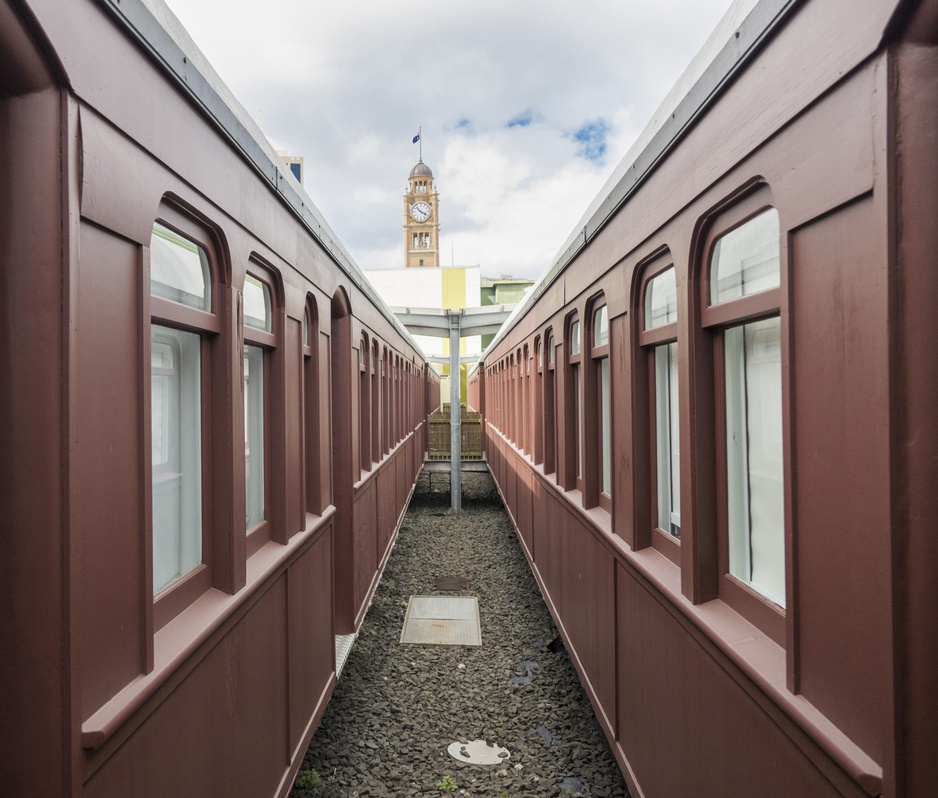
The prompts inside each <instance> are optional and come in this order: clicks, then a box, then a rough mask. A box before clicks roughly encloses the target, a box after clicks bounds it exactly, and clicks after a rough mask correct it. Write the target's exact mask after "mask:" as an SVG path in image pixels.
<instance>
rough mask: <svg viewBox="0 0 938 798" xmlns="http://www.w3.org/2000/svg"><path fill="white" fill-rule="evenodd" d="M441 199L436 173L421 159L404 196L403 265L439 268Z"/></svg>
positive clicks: (411, 172)
mask: <svg viewBox="0 0 938 798" xmlns="http://www.w3.org/2000/svg"><path fill="white" fill-rule="evenodd" d="M439 202H440V199H439V195H438V194H437V193H436V186H435V185H434V184H433V172H431V171H430V167H429V166H427V165H426V164H425V163H424V162H423V159H422V158H421V159H420V161H419V162H418V163H417V165H416V166H415V167H414V168H413V169H411V170H410V178H408V181H407V192H406V193H405V194H404V265H405V266H406V267H407V268H411V267H420V266H436V267H439V265H440V216H439Z"/></svg>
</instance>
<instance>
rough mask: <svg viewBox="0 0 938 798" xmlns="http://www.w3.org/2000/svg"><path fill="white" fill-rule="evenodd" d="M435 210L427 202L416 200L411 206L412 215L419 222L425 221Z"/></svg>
mask: <svg viewBox="0 0 938 798" xmlns="http://www.w3.org/2000/svg"><path fill="white" fill-rule="evenodd" d="M431 213H433V210H432V209H431V208H430V206H429V205H427V203H426V202H415V203H414V204H413V205H411V206H410V215H411V216H413V217H414V219H415V220H416V221H418V222H425V221H427V219H429V218H430V214H431Z"/></svg>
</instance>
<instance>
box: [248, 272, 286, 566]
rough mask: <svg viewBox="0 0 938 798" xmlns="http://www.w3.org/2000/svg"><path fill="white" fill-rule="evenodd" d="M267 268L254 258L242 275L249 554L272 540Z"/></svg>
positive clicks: (271, 337)
mask: <svg viewBox="0 0 938 798" xmlns="http://www.w3.org/2000/svg"><path fill="white" fill-rule="evenodd" d="M272 285H273V279H272V277H271V273H270V272H269V271H268V270H267V269H266V268H265V267H263V266H261V265H260V264H259V263H257V262H256V261H253V260H252V261H251V263H250V264H249V265H248V271H247V274H246V275H245V277H244V290H243V294H242V296H243V307H244V363H243V368H244V372H243V374H244V393H243V400H244V483H245V501H246V504H245V530H246V532H247V535H248V550H247V553H248V556H251V554H253V553H254V552H255V551H257V550H258V549H259V548H260V547H261V546H262V545H263V544H264V543H266V542H267V541H268V540H270V539H271V523H270V522H271V508H270V503H269V488H268V486H269V479H268V474H269V470H270V464H271V462H272V457H271V443H273V445H275V446H276V445H277V442H278V441H279V438H278V436H272V435H271V426H272V422H271V409H272V407H274V406H275V405H276V403H277V401H278V396H277V394H278V393H279V392H278V391H277V386H276V381H277V377H276V373H275V369H274V364H273V357H274V352H275V350H276V348H277V333H276V332H275V329H274V318H275V314H274V308H273V297H274V292H273V289H272Z"/></svg>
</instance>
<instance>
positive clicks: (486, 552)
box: [291, 473, 628, 798]
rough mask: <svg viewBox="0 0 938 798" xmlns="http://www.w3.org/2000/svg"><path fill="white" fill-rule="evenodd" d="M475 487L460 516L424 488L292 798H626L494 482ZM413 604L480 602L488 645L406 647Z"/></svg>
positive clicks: (469, 481)
mask: <svg viewBox="0 0 938 798" xmlns="http://www.w3.org/2000/svg"><path fill="white" fill-rule="evenodd" d="M463 480H464V482H463V512H462V513H461V514H460V515H457V516H454V515H451V514H450V513H449V512H448V510H449V503H450V497H449V487H448V485H446V486H442V485H441V484H440V483H441V480H436V483H435V484H434V485H433V486H432V488H431V486H430V484H429V481H428V478H427V475H426V473H423V474H421V476H420V478H419V479H418V481H417V486H416V488H415V493H414V496H413V499H412V501H411V504H410V509H409V510H408V512H407V515H406V517H405V519H404V523H403V525H402V528H401V530H400V533H399V537H398V540H397V543H396V544H395V547H394V550H393V552H392V554H391V557H390V559H389V561H388V565H387V568H386V569H385V572H384V576H383V578H382V581H381V584H380V585H379V586H378V589H377V591H376V593H375V597H374V601H373V603H372V606H371V608H370V609H369V611H368V614H367V616H366V618H365V620H364V622H363V623H362V626H361V630H360V632H359V635H358V639H357V640H356V642H355V644H354V646H353V648H352V650H351V653H350V655H349V657H348V660H347V662H346V664H345V667H344V670H343V671H342V675H341V677H340V679H339V683H338V685H337V687H336V690H335V694H334V696H333V698H332V701H331V703H330V704H329V707H328V709H327V710H326V714H325V716H324V717H323V720H322V723H321V724H320V727H319V729H318V731H317V732H316V735H315V737H314V738H313V741H312V744H311V745H310V748H309V751H308V752H307V754H306V757H305V759H304V761H303V765H302V766H301V768H300V772H299V776H298V778H297V781H296V785H295V787H294V790H293V792H292V793H291V798H307V797H311V796H318V797H321V798H354V797H355V796H360V797H362V798H363V797H364V796H373V797H375V798H377V797H378V796H381V798H397V797H398V796H401V797H403V796H407V798H411V797H420V798H424V797H426V796H445V795H454V796H467V797H468V796H480V797H481V796H485V797H487V798H506V796H508V798H527V796H602V797H604V798H627V796H628V790H627V788H626V786H625V783H624V781H623V780H622V777H621V775H620V773H619V771H618V768H617V767H616V764H615V761H614V760H613V758H612V756H611V755H610V753H609V751H608V748H607V746H606V742H605V738H604V737H603V735H602V733H601V731H600V730H599V727H598V725H597V723H596V719H595V717H594V715H593V711H592V707H591V706H590V703H589V700H588V699H587V697H586V695H585V693H584V692H583V689H582V687H581V685H580V683H579V681H578V679H577V676H576V671H575V669H574V667H573V664H572V663H571V662H570V659H569V657H568V656H567V654H566V651H565V650H564V648H563V645H562V642H561V641H560V639H559V638H558V637H557V631H556V629H555V627H554V624H553V621H552V619H551V617H550V613H549V612H548V610H547V608H546V606H545V605H544V602H543V600H542V598H541V595H540V592H539V591H538V588H537V585H536V583H535V580H534V577H533V575H532V574H531V571H530V569H529V567H528V564H527V561H526V560H525V557H524V554H523V553H522V551H521V549H520V547H519V545H518V543H517V540H516V538H515V533H514V529H513V528H512V524H511V521H510V519H509V517H508V515H507V513H506V512H505V509H504V507H503V505H502V503H501V500H500V499H499V496H498V493H497V491H496V490H495V486H494V483H493V481H492V478H491V477H490V475H489V474H487V473H485V474H464V476H463ZM445 577H455V579H452V580H448V581H445V582H442V583H441V582H438V580H441V579H443V578H445ZM460 580H465V584H466V586H465V588H463V589H460V588H462V584H464V583H462V582H461V581H460ZM441 588H449V589H447V590H443V589H441ZM412 596H428V597H430V596H439V597H470V596H473V597H476V598H477V599H478V608H479V616H480V620H481V632H482V635H481V637H482V644H481V646H471V645H425V644H406V643H401V642H400V640H401V631H402V627H403V624H404V620H405V614H406V613H407V608H408V604H409V601H410V598H411V597H412ZM475 741H484V742H483V743H479V742H475ZM453 743H457V744H458V745H455V746H453V752H454V756H455V757H458V758H459V759H457V758H454V756H451V755H450V753H448V750H447V749H448V748H449V747H450V746H451V745H452V744H453ZM502 749H504V750H502ZM504 751H507V757H506V756H505V753H504ZM486 756H488V757H489V758H490V759H493V760H494V761H495V762H496V764H487V765H482V764H467V763H466V762H465V760H467V759H468V760H473V761H474V760H475V759H476V758H480V757H481V758H484V757H486ZM459 760H462V761H459Z"/></svg>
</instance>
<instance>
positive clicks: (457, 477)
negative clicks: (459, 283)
mask: <svg viewBox="0 0 938 798" xmlns="http://www.w3.org/2000/svg"><path fill="white" fill-rule="evenodd" d="M462 313H463V312H462V311H461V310H447V311H446V315H447V316H449V436H450V437H449V440H450V449H449V451H450V461H449V463H450V465H449V469H450V481H449V492H450V508H451V509H452V511H453V512H454V513H458V512H460V511H461V510H462V470H461V469H462V420H461V418H462V417H461V414H460V412H459V389H460V384H459V383H460V373H459V341H460V338H461V335H460V319H461V318H462Z"/></svg>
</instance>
